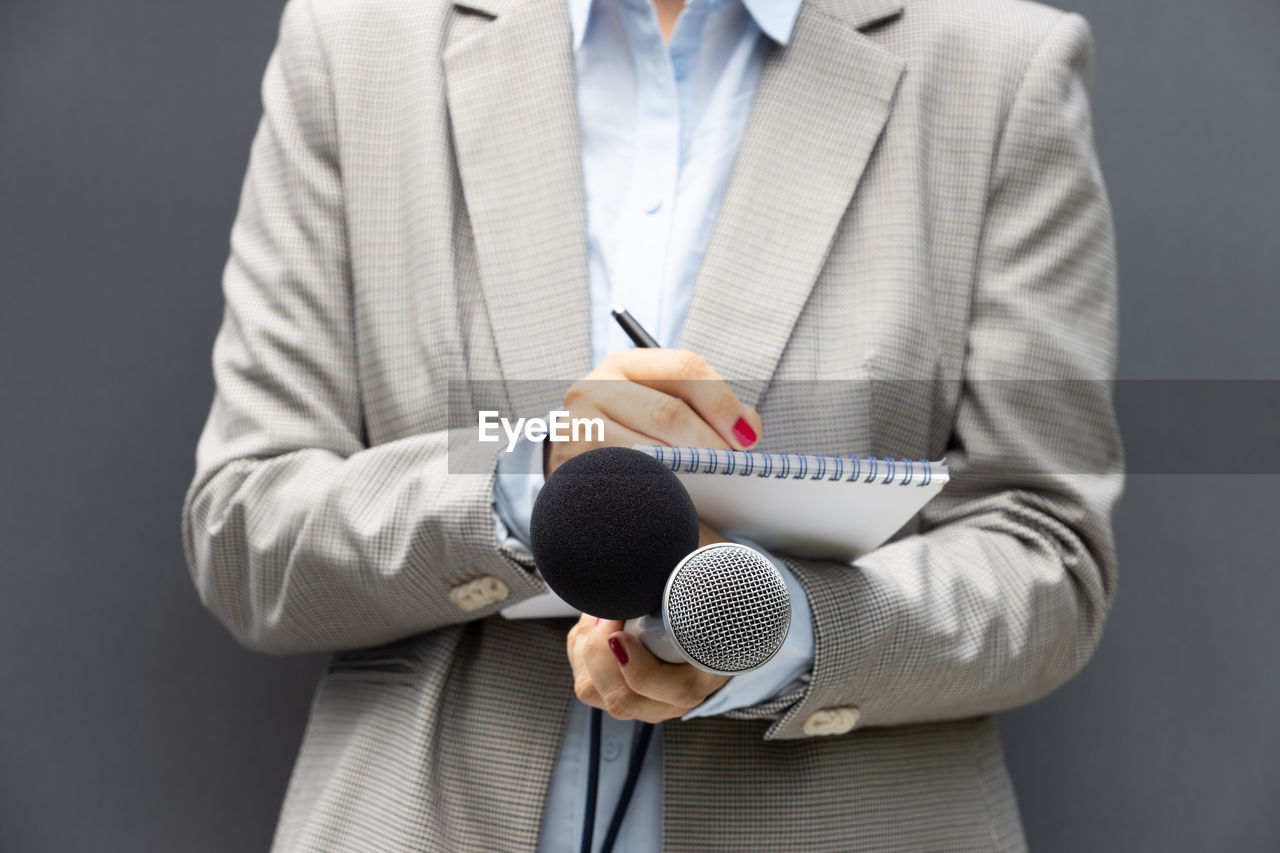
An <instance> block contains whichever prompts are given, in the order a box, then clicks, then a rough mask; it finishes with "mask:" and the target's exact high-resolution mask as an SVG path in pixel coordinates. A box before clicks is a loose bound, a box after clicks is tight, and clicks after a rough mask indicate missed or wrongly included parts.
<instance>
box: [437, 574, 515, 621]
mask: <svg viewBox="0 0 1280 853" xmlns="http://www.w3.org/2000/svg"><path fill="white" fill-rule="evenodd" d="M510 594H511V591H510V590H509V589H508V588H507V585H506V584H505V583H503V581H502V579H501V578H495V577H493V576H492V575H485V576H484V577H479V578H476V579H475V580H469V581H467V582H466V583H462V584H458V585H457V586H455V587H454V588H453V589H451V590H449V600H450V601H452V602H453V606H454V607H456V608H458V609H459V610H461V611H463V612H467V613H469V612H471V611H472V610H479V609H480V608H481V607H488V606H489V605H490V604H493V603H495V602H498V601H502V600H503V599H505V598H506V597H507V596H508V595H510Z"/></svg>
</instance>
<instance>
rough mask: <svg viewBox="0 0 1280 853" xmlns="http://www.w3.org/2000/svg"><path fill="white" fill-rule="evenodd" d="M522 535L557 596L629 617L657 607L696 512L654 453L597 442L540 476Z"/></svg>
mask: <svg viewBox="0 0 1280 853" xmlns="http://www.w3.org/2000/svg"><path fill="white" fill-rule="evenodd" d="M529 535H530V539H531V542H530V544H531V545H532V546H533V559H534V562H535V563H536V564H537V566H538V571H540V572H541V573H542V577H543V580H545V581H546V582H547V585H548V586H550V587H551V588H552V589H553V590H554V591H555V592H556V594H557V595H559V596H560V597H561V598H563V599H564V600H565V601H566V602H568V603H569V604H570V605H571V606H573V607H576V608H577V609H579V610H581V611H582V612H583V613H589V614H591V615H592V616H598V617H600V618H602V619H631V618H633V617H636V616H643V615H645V614H648V613H653V612H654V611H656V610H658V608H659V607H660V606H661V604H662V590H663V587H664V586H665V585H666V582H667V578H668V577H670V575H671V571H672V569H674V568H675V567H676V564H677V563H679V562H680V561H681V560H682V559H684V558H685V556H687V555H688V554H689V553H690V552H691V551H693V550H694V549H695V548H697V547H698V512H697V510H696V509H695V508H694V506H693V500H692V499H691V498H690V497H689V493H688V492H687V491H685V488H684V486H683V485H681V483H680V480H679V479H678V478H677V477H676V475H675V474H674V473H672V472H671V470H670V469H669V468H667V466H666V465H664V464H663V463H661V462H659V461H658V460H657V459H654V458H653V457H652V456H649V455H647V454H644V453H641V452H640V451H638V450H631V449H630V448H626V447H600V448H597V449H595V450H589V451H587V452H586V453H582V454H580V455H578V456H575V457H573V458H572V459H570V460H569V461H568V462H565V463H564V464H563V465H561V466H560V467H559V468H557V469H556V471H555V473H553V474H552V475H551V476H550V477H549V478H548V479H547V482H546V484H545V485H544V486H543V487H542V491H541V492H539V493H538V499H537V500H536V501H534V504H533V513H532V515H531V516H530V519H529Z"/></svg>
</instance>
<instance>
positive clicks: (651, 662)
mask: <svg viewBox="0 0 1280 853" xmlns="http://www.w3.org/2000/svg"><path fill="white" fill-rule="evenodd" d="M610 639H612V640H614V641H615V642H617V643H618V644H619V645H620V646H621V647H622V649H623V652H624V654H625V655H626V656H627V658H628V663H627V664H626V665H625V666H623V667H621V668H620V670H621V674H622V677H623V679H624V680H625V681H626V683H627V686H628V687H629V688H630V689H631V690H632V691H633V692H634V693H636V694H638V695H641V696H644V697H646V698H648V699H652V700H653V701H655V702H659V703H661V704H663V705H666V706H668V707H670V708H675V709H679V712H680V714H682V715H683V714H684V713H685V712H686V711H688V710H690V709H691V708H694V707H696V706H698V705H701V704H702V702H703V701H704V700H705V699H706V698H707V697H708V696H710V695H711V694H712V693H714V692H715V691H716V690H718V689H720V687H721V686H723V685H724V683H725V682H726V681H728V680H729V678H728V676H724V675H712V674H711V673H708V672H703V671H702V670H700V669H698V668H697V667H694V666H690V665H689V664H687V663H666V662H665V661H661V660H658V659H657V658H656V657H654V656H653V655H652V654H650V653H649V650H648V649H646V648H645V647H644V644H643V643H641V642H640V641H639V640H638V639H636V638H635V637H633V636H631V635H630V634H626V633H621V632H619V633H617V634H614V635H613V636H612V637H611V638H610Z"/></svg>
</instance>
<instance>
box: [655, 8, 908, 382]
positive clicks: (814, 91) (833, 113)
mask: <svg viewBox="0 0 1280 853" xmlns="http://www.w3.org/2000/svg"><path fill="white" fill-rule="evenodd" d="M900 10H901V3H900V2H894V0H846V2H845V3H843V4H841V3H839V0H822V2H819V3H817V4H815V3H814V2H811V0H806V2H805V3H804V5H803V6H802V7H801V9H800V15H799V17H798V18H797V20H796V25H795V28H794V30H793V32H792V35H791V39H790V40H789V42H788V43H787V45H785V46H779V45H775V46H774V48H773V51H772V53H771V54H770V56H769V58H768V60H767V61H766V63H765V68H764V72H763V75H762V77H761V80H760V85H759V88H758V89H757V90H756V95H755V101H754V103H753V105H752V109H751V116H750V118H749V119H748V122H747V129H746V132H745V134H744V136H743V139H742V144H741V147H740V148H739V149H738V156H737V160H736V161H735V163H734V169H733V174H732V176H731V178H730V180H729V186H728V189H727V190H726V192H725V197H724V201H723V203H722V205H721V208H720V213H719V218H718V220H717V222H716V225H715V229H714V231H713V233H712V237H711V242H710V243H709V245H708V247H707V252H706V255H705V256H704V257H703V262H702V266H701V268H700V269H699V271H698V279H697V287H696V290H695V292H694V298H693V304H692V305H691V307H690V310H689V318H688V321H687V323H686V325H685V330H684V334H683V338H682V341H681V345H682V346H683V347H685V348H687V349H691V350H694V351H696V352H699V353H701V354H702V355H703V356H704V357H706V358H707V360H708V361H709V362H710V363H711V364H712V366H714V367H715V368H716V370H717V371H718V372H719V373H720V374H721V375H722V376H724V377H725V378H726V379H729V380H735V382H734V384H735V390H737V391H738V392H739V394H740V396H742V398H743V401H744V402H746V403H747V404H748V405H752V406H754V405H756V404H757V403H758V401H759V397H760V395H761V393H763V389H764V384H765V381H767V380H768V379H769V378H770V377H771V376H772V375H773V371H774V368H775V366H776V364H777V362H778V359H779V358H780V357H781V355H782V350H783V347H784V346H785V345H786V343H787V340H788V338H789V337H790V335H791V329H792V327H793V326H794V324H795V322H796V318H797V317H798V316H799V314H800V310H801V308H803V307H804V303H805V301H806V300H807V299H808V296H809V291H810V289H811V288H812V286H813V283H814V280H815V279H816V278H817V276H818V273H819V271H820V270H821V268H822V264H823V260H824V258H825V257H826V254H827V251H828V248H829V247H830V245H831V240H832V238H833V236H834V234H835V231H836V227H837V226H838V225H839V223H840V220H841V218H842V217H843V214H844V211H845V209H846V208H847V207H848V205H849V200H850V198H851V196H852V195H853V192H854V188H855V187H856V186H857V184H858V180H859V178H860V176H861V175H862V171H863V168H864V167H865V166H866V163H867V160H868V158H869V157H870V156H871V151H872V149H873V148H874V147H875V144H876V140H877V139H879V137H880V133H881V130H882V129H883V127H884V124H885V122H886V120H887V119H888V116H889V112H890V110H891V108H892V104H893V100H894V98H895V95H896V93H897V86H898V80H899V78H900V77H901V76H902V73H903V70H904V68H905V62H904V61H903V60H902V59H901V58H899V57H896V56H894V55H893V54H890V53H889V52H887V51H885V50H884V49H883V48H880V47H879V46H877V45H876V44H874V43H873V42H872V41H871V40H870V39H869V38H867V37H866V36H864V35H862V34H861V33H860V32H858V27H859V26H863V27H865V26H867V25H869V24H870V23H874V22H876V21H880V20H883V19H884V18H885V17H887V16H892V15H894V14H896V13H897V12H898V11H900ZM796 235H800V236H799V237H798V238H797V237H796Z"/></svg>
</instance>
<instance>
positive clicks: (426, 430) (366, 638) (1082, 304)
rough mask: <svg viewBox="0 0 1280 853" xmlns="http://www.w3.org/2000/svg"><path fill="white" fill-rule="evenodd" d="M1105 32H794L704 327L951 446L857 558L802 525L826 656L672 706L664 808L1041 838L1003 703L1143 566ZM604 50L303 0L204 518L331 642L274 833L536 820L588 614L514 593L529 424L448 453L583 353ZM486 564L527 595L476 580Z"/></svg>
mask: <svg viewBox="0 0 1280 853" xmlns="http://www.w3.org/2000/svg"><path fill="white" fill-rule="evenodd" d="M1091 44H1092V43H1091V36H1090V31H1089V28H1088V26H1087V24H1086V23H1085V21H1084V20H1083V19H1081V18H1080V17H1079V16H1077V15H1074V14H1066V13H1063V12H1060V11H1057V10H1054V9H1051V8H1049V7H1046V6H1042V5H1039V4H1036V3H1032V2H1024V0H806V2H805V3H804V5H803V7H802V9H801V11H800V16H799V19H798V21H797V24H796V28H795V31H794V35H793V37H792V40H791V42H790V43H789V45H788V46H786V47H785V48H777V47H775V48H774V52H773V54H772V55H771V56H770V57H769V59H768V63H767V67H766V69H765V72H764V76H763V79H762V81H761V83H760V87H759V90H758V93H757V95H756V98H755V103H754V105H753V112H752V115H751V119H750V123H749V126H748V128H747V131H746V135H745V138H744V140H743V142H742V147H741V149H740V152H739V154H738V158H737V160H736V162H735V166H734V171H733V177H732V180H731V183H730V186H729V189H728V193H727V195H726V197H725V200H724V204H723V207H722V209H721V212H720V216H719V219H718V221H717V224H716V230H715V233H714V236H713V238H712V240H711V243H710V245H709V248H708V250H707V254H706V256H705V259H704V262H703V265H702V267H701V269H700V272H699V277H698V283H697V291H696V294H695V297H694V301H693V305H692V307H691V311H690V314H689V318H688V323H687V328H686V332H685V337H684V341H683V345H684V346H685V347H686V348H688V349H692V350H695V351H697V352H699V353H701V354H702V355H704V356H705V357H706V358H707V359H708V360H709V361H710V362H711V364H712V365H713V366H714V367H715V368H716V369H717V370H718V371H719V372H720V373H721V375H723V376H725V377H726V378H727V379H729V380H731V382H732V383H734V386H735V388H737V389H739V390H740V392H741V396H742V397H743V399H744V400H745V401H746V402H747V403H749V404H751V405H754V406H757V407H758V408H759V410H760V412H761V414H762V416H763V418H764V433H763V440H762V445H761V447H762V449H765V450H806V451H811V452H856V453H864V454H876V455H893V456H910V457H915V458H920V457H930V458H938V457H941V456H944V455H945V456H946V457H947V458H948V460H949V463H950V468H951V472H952V475H953V482H952V484H951V485H950V486H949V487H948V489H947V490H946V491H945V492H944V493H943V495H942V496H941V497H940V498H938V499H937V500H936V501H935V502H934V503H932V504H931V505H930V506H929V507H928V508H927V509H926V510H925V511H924V512H923V513H922V514H921V516H919V518H918V519H917V520H916V521H915V522H914V523H913V524H912V525H910V526H909V527H908V528H907V529H906V530H904V531H903V532H902V533H901V534H900V535H899V536H897V537H896V538H895V540H894V541H892V542H891V543H890V544H888V545H885V546H884V547H882V548H880V549H878V550H876V551H874V552H873V553H871V554H868V555H867V556H865V557H863V558H861V559H859V560H857V561H856V563H855V564H854V565H853V566H852V567H851V566H849V565H837V564H833V563H829V562H822V561H812V560H790V564H791V566H792V567H793V569H794V571H795V573H796V575H797V576H798V577H799V579H800V580H801V582H802V583H803V584H804V586H805V588H806V589H807V591H808V594H809V597H810V599H811V601H812V606H813V618H814V628H815V639H816V650H815V661H814V671H813V679H812V683H811V684H810V685H809V686H808V687H807V688H806V689H804V690H803V691H800V692H798V693H796V694H793V695H790V696H786V697H782V698H780V699H779V700H777V701H774V702H770V703H768V704H767V705H764V706H760V707H758V708H754V709H747V710H745V711H741V712H736V713H733V714H729V715H725V716H721V717H715V718H711V719H703V720H697V721H693V722H688V723H682V722H674V723H669V724H666V725H665V727H664V738H665V741H664V742H665V761H666V766H665V768H664V780H665V791H666V794H665V805H664V822H663V828H662V838H663V846H664V849H665V850H668V851H728V850H746V851H768V850H787V851H791V850H797V851H798V850H803V851H851V850H891V849H892V850H911V851H920V850H942V849H946V850H988V849H997V850H1017V849H1021V848H1023V847H1024V846H1025V842H1024V840H1023V835H1022V829H1021V826H1020V823H1019V819H1018V813H1017V805H1016V801H1015V798H1014V793H1013V791H1012V788H1011V786H1010V782H1009V778H1008V775H1007V773H1006V770H1005V767H1004V762H1003V759H1002V756H1001V748H1000V743H999V738H998V736H997V734H996V730H995V726H994V723H993V720H992V717H991V714H992V713H993V712H997V711H1000V710H1002V709H1007V708H1011V707H1014V706H1017V705H1021V704H1023V703H1026V702H1029V701H1031V700H1033V699H1036V698H1037V697H1040V696H1043V695H1044V694H1046V693H1047V692H1049V691H1050V690H1052V689H1054V688H1055V687H1056V686H1058V685H1060V684H1062V683H1063V682H1064V681H1066V680H1067V679H1069V678H1071V677H1072V676H1073V675H1074V674H1075V673H1076V672H1078V671H1079V670H1080V668H1081V667H1082V666H1084V664H1085V663H1086V662H1087V661H1088V659H1089V657H1090V655H1091V654H1092V652H1093V650H1094V648H1095V646H1096V644H1097V642H1098V640H1099V636H1100V633H1101V630H1102V625H1103V621H1104V618H1105V616H1106V613H1107V610H1108V608H1109V606H1110V604H1111V601H1112V600H1113V597H1114V595H1115V590H1116V565H1115V557H1114V548H1113V543H1112V538H1111V531H1110V515H1111V510H1112V507H1113V504H1114V502H1115V501H1116V500H1117V498H1118V496H1119V493H1120V490H1121V486H1122V474H1121V471H1122V454H1121V449H1120V445H1119V439H1118V436H1117V433H1116V429H1115V423H1114V417H1113V414H1112V410H1111V405H1110V385H1109V382H1110V379H1111V376H1112V372H1113V361H1114V346H1115V341H1114V339H1115V257H1114V238H1113V231H1112V222H1111V215H1110V211H1109V206H1108V201H1107V198H1106V193H1105V190H1104V187H1103V183H1102V179H1101V175H1100V171H1099V167H1098V162H1097V158H1096V155H1095V152H1094V147H1093V141H1092V129H1091V124H1090V112H1089V103H1088V87H1089V85H1090V57H1091ZM572 61H573V60H572V51H571V46H570V35H569V24H568V18H567V12H566V9H565V3H564V0H465V2H464V1H463V0H459V2H454V3H450V2H447V0H291V2H289V3H288V5H287V7H286V9H285V12H284V18H283V22H282V25H281V30H280V36H279V42H278V44H277V47H276V50H275V52H274V54H273V55H272V57H271V60H270V63H269V65H268V68H267V71H266V75H265V79H264V82H263V89H262V96H263V105H264V115H263V119H262V123H261V126H260V128H259V131H258V134H257V136H256V138H255V140H254V143H253V148H252V153H251V157H250V162H249V168H248V174H247V177H246V179H245V184H244V190H243V195H242V199H241V206H240V210H239V214H238V217H237V219H236V222H235V225H234V229H233V232H232V236H231V254H230V259H229V261H228V264H227V267H226V273H225V278H224V281H223V287H224V291H225V296H226V311H225V315H224V318H223V324H222V328H221V330H220V332H219V334H218V337H217V340H216V343H215V346H214V351H213V369H214V376H215V379H216V395H215V397H214V400H213V405H212V410H211V412H210V415H209V419H208V422H207V424H206V427H205V430H204V432H203V434H202V436H201V438H200V442H199V446H198V449H197V458H196V472H195V476H194V479H193V482H192V484H191V488H190V491H189V492H188V494H187V497H186V501H185V504H184V507H183V517H182V523H183V528H182V531H183V540H184V545H185V549H186V558H187V561H188V564H189V567H190V569H191V573H192V577H193V579H194V581H195V584H196V587H197V589H198V590H199V593H200V597H201V599H202V601H203V602H204V603H205V605H206V606H207V607H208V608H209V609H210V610H211V611H212V612H213V613H214V614H215V615H216V616H217V618H218V619H220V620H221V621H222V622H223V623H224V624H225V625H226V627H227V628H228V629H229V630H230V631H231V632H232V633H233V634H234V635H235V637H236V638H238V640H239V641H240V642H241V643H243V644H244V645H245V646H247V647H250V648H253V649H258V650H261V651H264V652H270V653H276V654H287V653H292V652H304V651H316V650H326V651H331V652H334V653H335V654H334V657H333V662H332V665H331V666H330V668H329V670H328V672H327V674H326V675H325V676H324V677H323V678H322V680H321V682H320V684H319V685H318V687H317V690H316V693H315V696H314V700H313V705H312V709H311V716H310V721H309V723H308V726H307V729H306V734H305V737H304V740H303V743H302V746H301V750H300V754H299V756H298V760H297V764H296V767H295V769H294V772H293V775H292V778H291V780H290V783H289V787H288V792H287V795H286V798H285V802H284V805H283V810H282V813H281V818H280V822H279V826H278V829H277V832H276V837H275V848H274V849H276V850H281V851H285V850H287V851H295V850H309V851H337V850H357V851H378V853H387V851H402V850H403V851H408V850H432V851H448V853H460V851H499V850H512V851H528V850H532V849H533V848H534V847H535V845H536V842H537V835H538V824H539V820H540V817H541V813H542V805H543V799H544V796H545V793H546V790H547V787H548V780H549V775H550V773H551V770H552V766H553V763H554V759H555V756H556V751H557V747H558V739H559V735H560V732H561V729H562V726H563V723H564V719H565V714H566V713H567V709H568V705H569V701H570V698H571V697H572V695H573V692H572V684H571V679H570V672H569V667H568V663H567V661H566V659H565V651H564V636H565V632H566V630H567V627H568V624H569V623H568V622H566V621H564V620H552V621H548V620H540V621H524V622H508V621H505V620H503V619H501V618H500V617H498V616H496V615H495V613H496V611H497V610H498V609H499V608H500V607H503V606H506V605H509V604H512V603H514V602H516V601H519V600H522V599H524V598H527V597H529V596H532V595H535V594H537V593H539V592H540V591H542V585H541V583H540V582H539V581H538V580H537V579H536V578H535V577H534V576H533V575H532V574H531V573H530V571H529V568H530V567H529V564H528V561H527V559H525V558H523V557H522V556H521V555H520V554H518V553H508V552H504V551H503V550H502V549H500V547H499V546H498V544H497V542H496V541H495V539H494V531H493V521H492V515H491V506H490V503H491V495H492V471H493V469H494V465H495V464H496V453H497V452H498V448H499V447H500V445H485V447H492V448H494V449H493V450H492V451H490V450H485V451H479V450H476V451H474V452H475V454H476V456H475V458H474V459H469V460H466V466H471V467H469V468H468V469H467V470H473V471H488V472H490V473H489V474H488V475H485V474H463V473H457V472H458V470H460V468H459V460H458V459H454V460H452V461H453V464H452V465H451V464H450V459H449V457H448V455H447V454H446V449H447V448H448V447H449V446H450V437H451V436H450V434H449V426H450V423H449V413H448V406H447V400H448V397H449V394H448V384H449V382H450V380H453V381H454V382H455V383H457V382H459V381H461V382H463V383H468V382H474V383H476V384H475V386H474V388H475V391H474V394H475V400H474V403H475V405H476V407H477V408H493V409H511V410H521V409H522V408H524V407H526V406H528V405H533V404H534V401H531V400H527V399H522V395H523V394H524V392H523V391H522V389H523V388H525V387H526V386H527V385H533V384H536V383H522V382H520V381H517V380H532V379H541V380H546V379H555V380H561V379H563V380H565V381H566V382H568V381H571V380H573V379H576V378H578V377H580V376H582V375H584V374H586V373H587V371H588V370H589V368H590V364H589V363H588V362H589V358H590V347H589V338H588V320H587V307H588V296H587V266H586V242H585V227H584V208H583V192H582V180H581V164H580V161H579V149H578V128H577V113H576V110H575V108H574V88H573V65H572ZM492 380H498V381H492ZM808 380H825V381H828V382H831V383H834V386H833V387H837V388H842V387H843V388H847V389H850V390H849V391H848V392H847V393H846V394H844V395H843V396H841V395H840V394H836V395H833V396H832V397H831V398H830V399H827V400H824V401H823V402H822V403H821V404H815V402H814V399H813V398H812V397H811V396H810V395H808V394H806V393H805V392H804V390H803V389H804V388H806V387H807V381H808ZM889 380H918V381H902V382H899V381H889ZM1054 380H1072V381H1071V382H1066V383H1063V382H1055V381H1054ZM1075 380H1080V381H1079V382H1076V381H1075ZM464 387H465V385H464ZM493 389H498V390H497V391H494V390H493ZM503 389H505V391H504V390H503ZM1055 389H1056V390H1055ZM1068 389H1070V392H1069V393H1068ZM453 437H454V438H458V436H456V435H455V436H453ZM468 445H469V446H472V447H480V445H478V444H475V443H474V442H470V443H469V442H467V441H465V440H463V441H455V442H454V443H453V446H454V452H455V453H457V452H465V451H459V450H458V447H459V446H468ZM451 470H452V471H453V473H450V472H451ZM483 576H490V577H493V578H497V579H499V580H501V581H502V582H503V583H505V584H506V586H507V588H508V590H509V596H508V598H506V599H505V600H503V601H500V602H494V603H492V604H488V605H485V606H481V607H478V608H476V609H472V610H468V611H464V610H461V609H459V607H458V606H457V605H456V604H455V603H454V601H453V600H451V598H450V594H449V593H450V590H451V589H453V588H454V587H456V586H458V585H460V584H464V583H466V582H467V581H470V580H473V579H475V578H479V577H483ZM846 706H856V707H857V708H858V709H860V711H861V722H860V724H859V725H858V726H857V727H856V728H854V729H853V730H852V731H851V732H848V733H847V734H842V735H835V736H809V735H806V734H805V733H804V730H803V722H804V720H805V719H806V718H807V717H808V716H809V715H811V714H812V713H814V712H816V711H819V710H822V709H825V708H833V707H846ZM566 843H568V844H570V845H571V844H572V843H573V842H572V840H568V839H567V840H566Z"/></svg>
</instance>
